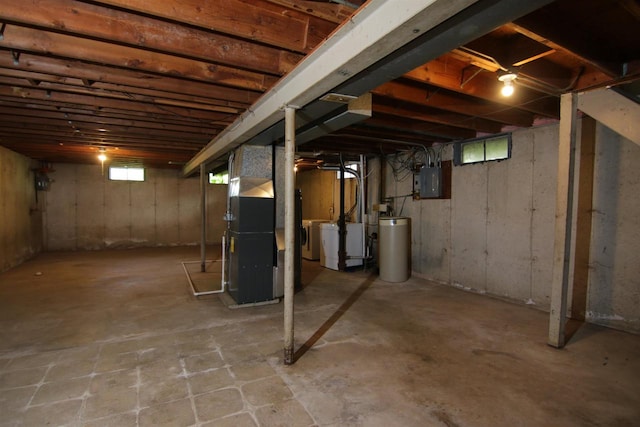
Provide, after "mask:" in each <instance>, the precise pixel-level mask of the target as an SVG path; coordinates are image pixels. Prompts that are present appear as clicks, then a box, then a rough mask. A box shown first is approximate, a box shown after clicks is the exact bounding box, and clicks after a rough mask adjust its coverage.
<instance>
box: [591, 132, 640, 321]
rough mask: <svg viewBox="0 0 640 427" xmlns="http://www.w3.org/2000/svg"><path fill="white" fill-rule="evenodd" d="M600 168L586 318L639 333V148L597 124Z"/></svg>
mask: <svg viewBox="0 0 640 427" xmlns="http://www.w3.org/2000/svg"><path fill="white" fill-rule="evenodd" d="M595 165H596V167H595V172H594V173H595V176H594V182H595V184H594V189H593V219H592V230H593V233H592V240H591V248H590V263H589V266H590V275H589V288H588V295H587V319H588V320H590V321H591V322H594V323H598V324H602V325H606V326H611V327H615V328H618V329H623V330H630V331H633V332H636V333H640V262H639V261H640V255H639V254H640V197H639V195H640V146H638V145H636V144H634V143H632V142H631V141H629V140H627V139H625V138H623V137H621V136H620V135H618V134H617V133H615V132H613V131H612V130H610V129H609V128H607V127H605V126H602V125H598V127H597V130H596V157H595Z"/></svg>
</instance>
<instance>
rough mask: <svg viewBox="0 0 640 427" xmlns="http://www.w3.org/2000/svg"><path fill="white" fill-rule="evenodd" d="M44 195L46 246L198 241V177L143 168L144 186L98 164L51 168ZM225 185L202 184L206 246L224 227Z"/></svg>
mask: <svg viewBox="0 0 640 427" xmlns="http://www.w3.org/2000/svg"><path fill="white" fill-rule="evenodd" d="M55 170H56V171H55V172H54V173H51V174H50V177H51V178H52V179H53V180H54V182H53V183H52V184H51V189H50V191H48V192H47V193H46V215H45V220H44V223H45V231H46V233H45V235H46V237H45V248H46V249H47V250H52V251H55V250H97V249H105V248H125V247H136V246H171V245H192V244H199V243H200V235H201V230H200V178H199V177H198V176H196V177H194V178H188V179H184V178H182V176H181V172H180V171H176V170H169V169H146V170H145V175H146V176H145V181H144V182H120V181H110V180H109V179H108V177H107V176H106V171H105V175H102V173H101V169H100V166H95V165H75V164H56V165H55ZM226 194H227V186H226V185H207V210H208V212H207V242H208V243H210V244H219V242H220V241H221V240H220V239H221V236H222V234H223V232H224V229H225V227H226V223H225V222H224V220H223V215H224V212H225V209H226Z"/></svg>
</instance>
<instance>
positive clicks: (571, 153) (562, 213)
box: [548, 93, 577, 348]
mask: <svg viewBox="0 0 640 427" xmlns="http://www.w3.org/2000/svg"><path fill="white" fill-rule="evenodd" d="M576 98H577V95H576V94H572V93H568V94H565V95H562V97H561V98H560V129H559V144H558V145H559V146H558V178H557V179H558V181H557V193H556V223H555V239H554V245H553V275H552V282H551V310H550V312H549V341H548V343H549V345H550V346H553V347H556V348H562V347H564V345H565V325H566V319H567V294H568V289H569V281H570V273H571V270H570V264H571V260H572V259H573V258H574V255H575V253H574V252H573V245H572V225H573V221H574V215H573V197H574V194H573V193H574V191H573V190H574V177H575V148H576V118H577V108H576V107H577V99H576Z"/></svg>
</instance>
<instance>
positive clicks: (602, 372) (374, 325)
mask: <svg viewBox="0 0 640 427" xmlns="http://www.w3.org/2000/svg"><path fill="white" fill-rule="evenodd" d="M198 257H199V253H198V249H197V248H163V249H135V250H122V251H104V252H74V253H45V254H41V255H40V256H38V257H37V259H35V260H32V261H29V262H26V263H24V264H22V265H21V266H19V267H17V268H14V269H13V270H10V271H8V272H5V273H2V274H0V426H41V425H69V426H147V425H152V426H164V425H166V426H189V425H196V426H210V425H212V426H254V425H262V426H277V425H281V426H310V425H320V426H385V427H386V426H448V427H452V426H638V425H640V336H636V335H631V334H626V333H622V332H618V331H614V330H610V329H605V328H600V327H596V326H593V325H586V326H583V327H582V328H581V329H580V330H579V331H578V332H577V334H576V335H575V336H574V337H573V339H572V341H571V342H570V343H569V345H568V346H567V347H566V349H564V350H562V351H558V350H555V349H552V348H550V347H548V346H547V345H546V333H547V318H548V316H547V314H546V313H543V312H540V311H537V310H534V309H531V308H529V307H525V306H518V305H514V304H510V303H507V302H503V301H499V300H496V299H491V298H488V297H484V296H480V295H475V294H470V293H466V292H463V291H460V290H457V289H453V288H450V287H446V286H441V285H436V284H433V283H429V282H427V281H424V280H420V279H410V280H409V281H408V282H406V283H402V284H390V283H385V282H381V281H378V280H376V276H374V275H371V274H369V273H365V272H355V273H338V272H334V271H331V270H326V269H323V268H321V267H319V266H318V264H317V263H305V268H304V272H303V282H304V283H305V285H306V286H305V288H304V290H303V291H301V292H299V293H298V294H297V295H296V321H295V322H296V341H297V347H298V348H300V350H299V352H298V356H299V359H298V361H297V363H296V364H295V365H293V366H290V367H286V366H283V365H282V323H283V321H282V304H277V305H270V306H262V307H253V308H243V309H236V310H231V309H228V308H227V307H226V306H225V305H224V304H222V302H221V300H220V299H219V298H218V296H207V297H201V298H200V299H196V298H194V297H193V296H192V295H191V293H190V290H189V288H188V284H187V281H186V277H185V274H184V271H183V269H182V266H181V264H180V261H183V260H197V259H198Z"/></svg>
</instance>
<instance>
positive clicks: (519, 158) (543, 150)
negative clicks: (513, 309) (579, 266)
mask: <svg viewBox="0 0 640 427" xmlns="http://www.w3.org/2000/svg"><path fill="white" fill-rule="evenodd" d="M557 144H558V126H557V125H547V126H543V127H538V128H532V129H526V130H520V131H516V132H514V133H513V156H512V158H511V159H509V160H506V161H502V162H488V163H485V164H477V165H467V166H460V167H454V168H453V171H452V198H451V200H418V201H414V200H412V199H410V198H403V197H399V198H396V199H394V210H395V212H396V214H397V215H401V216H409V217H411V219H412V270H413V273H414V274H415V275H417V276H420V277H425V278H428V279H432V280H436V281H439V282H442V283H446V284H449V285H452V286H455V287H459V288H462V289H466V290H469V291H473V292H478V293H482V294H489V295H492V296H498V297H502V298H506V299H510V300H515V301H518V302H521V303H526V304H530V305H533V306H535V307H537V308H540V309H542V310H547V311H548V310H549V304H550V294H551V279H552V265H553V240H554V222H555V197H556V176H557V153H558V151H557ZM596 150H597V154H596V159H595V171H596V172H595V174H596V175H595V177H594V215H593V233H592V242H591V261H590V266H591V274H590V280H589V293H588V307H587V318H588V320H589V321H591V322H594V323H599V324H603V325H607V326H612V327H616V328H619V329H623V330H627V331H632V332H640V321H639V318H640V263H638V261H637V260H638V257H637V254H638V253H639V252H640V222H638V220H637V218H638V217H640V198H638V196H637V195H638V194H640V168H638V164H640V147H638V146H637V145H635V144H633V143H632V142H630V141H628V140H625V139H624V138H622V137H620V136H619V135H617V134H616V133H615V132H613V131H611V130H609V129H607V128H606V127H604V126H602V125H600V124H598V127H597V135H596ZM445 157H448V158H451V151H450V150H448V151H446V152H445ZM411 187H412V184H411V180H410V179H407V180H405V181H401V182H396V181H395V180H394V178H393V175H392V173H391V172H390V171H388V172H387V174H386V186H385V190H386V196H402V195H406V194H408V193H410V192H411Z"/></svg>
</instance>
